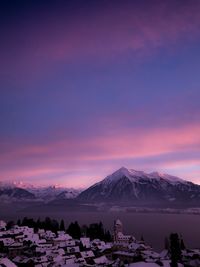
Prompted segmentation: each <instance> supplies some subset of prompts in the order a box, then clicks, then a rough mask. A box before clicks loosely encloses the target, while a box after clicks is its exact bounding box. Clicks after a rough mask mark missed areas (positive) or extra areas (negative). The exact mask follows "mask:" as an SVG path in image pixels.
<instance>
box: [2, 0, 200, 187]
mask: <svg viewBox="0 0 200 267" xmlns="http://www.w3.org/2000/svg"><path fill="white" fill-rule="evenodd" d="M0 38H1V41H0V180H2V181H11V180H15V181H23V182H26V183H34V184H37V185H48V184H61V185H65V186H69V187H87V186H89V185H91V184H92V183H94V182H96V181H99V180H101V179H102V178H104V177H105V176H106V175H108V174H110V173H112V172H113V171H114V170H116V169H119V168H120V167H121V166H125V167H127V168H132V169H136V170H143V171H146V172H151V171H159V172H164V173H170V174H173V175H176V176H179V177H182V178H184V179H187V180H190V181H193V182H195V183H199V184H200V75H199V69H200V1H199V0H164V1H160V0H151V1H148V0H131V1H128V0H121V1H118V0H96V1H93V0H91V1H87V0H79V1H78V0H71V1H62V0H60V1H56V0H55V1H51V0H48V1H44V0H40V1H39V0H34V1H31V0H28V1H27V0H24V1H22V0H19V1H10V0H2V1H1V2H0Z"/></svg>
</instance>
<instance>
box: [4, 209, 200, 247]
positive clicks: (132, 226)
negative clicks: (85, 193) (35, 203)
mask: <svg viewBox="0 0 200 267" xmlns="http://www.w3.org/2000/svg"><path fill="white" fill-rule="evenodd" d="M0 216H1V217H0V219H5V220H11V219H13V220H15V221H16V220H17V219H18V218H20V219H22V218H23V217H24V216H27V217H32V218H38V217H40V218H44V217H46V216H49V217H51V218H52V219H53V218H54V219H58V220H60V219H62V218H63V219H64V220H65V223H66V225H68V224H69V223H70V222H72V221H75V220H77V221H78V222H79V224H80V225H83V224H90V223H93V222H99V221H102V222H103V224H104V226H105V227H106V228H107V229H109V230H110V231H112V229H113V223H114V220H115V219H117V218H119V219H120V220H121V221H122V223H123V230H124V233H125V234H132V235H134V236H135V237H136V238H137V239H140V237H141V235H143V237H144V239H145V241H146V242H147V243H148V244H150V245H152V246H153V248H154V249H155V250H157V251H159V250H161V249H162V248H163V247H164V239H165V237H166V236H169V234H170V233H172V232H177V233H179V234H181V235H182V236H183V239H184V242H185V245H186V246H187V247H189V248H197V247H198V248H200V229H199V227H200V215H191V214H160V213H128V212H77V211H76V212H73V211H71V212H69V211H65V209H63V210H62V211H61V210H59V211H57V212H55V210H53V211H51V210H48V211H45V212H44V211H43V212H41V211H35V210H34V211H33V210H31V209H30V210H29V211H27V210H26V212H23V211H21V212H16V211H12V212H11V210H10V212H9V210H7V212H5V210H4V212H3V210H1V212H0Z"/></svg>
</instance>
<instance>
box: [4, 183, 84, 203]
mask: <svg viewBox="0 0 200 267" xmlns="http://www.w3.org/2000/svg"><path fill="white" fill-rule="evenodd" d="M80 192H81V190H79V189H74V188H66V187H61V186H57V185H53V186H33V185H31V184H25V183H22V182H6V183H3V182H0V200H6V201H8V200H9V202H12V201H15V200H16V199H18V200H20V199H23V200H24V201H25V200H29V199H32V200H38V201H44V202H50V201H52V200H56V199H73V198H76V197H77V196H78V194H80Z"/></svg>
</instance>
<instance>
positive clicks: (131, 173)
mask: <svg viewBox="0 0 200 267" xmlns="http://www.w3.org/2000/svg"><path fill="white" fill-rule="evenodd" d="M123 176H125V177H127V178H128V179H129V180H130V181H131V182H140V181H141V180H161V179H164V180H166V181H168V182H170V183H177V182H178V183H186V182H187V181H185V180H183V179H181V178H179V177H176V176H173V175H169V174H164V173H159V172H151V173H145V172H144V171H136V170H134V169H127V168H125V167H121V168H120V169H119V170H117V171H115V172H114V173H112V174H111V175H109V176H107V177H106V178H105V179H104V182H105V183H108V184H109V183H113V182H117V181H118V180H119V179H121V178H122V177H123Z"/></svg>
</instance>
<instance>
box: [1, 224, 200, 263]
mask: <svg viewBox="0 0 200 267" xmlns="http://www.w3.org/2000/svg"><path fill="white" fill-rule="evenodd" d="M183 257H184V259H185V262H187V261H188V265H186V266H192V267H199V266H200V250H187V251H186V250H185V251H183ZM189 264H191V265H189ZM16 266H21V267H23V266H24V267H29V266H30V267H32V266H35V267H76V266H77V267H78V266H111V267H118V266H131V267H159V266H164V267H170V259H169V254H168V251H167V250H164V251H162V252H161V253H156V252H154V251H153V250H152V248H151V247H150V246H148V245H146V244H145V242H144V241H137V240H136V239H135V238H134V237H133V236H130V235H124V234H123V229H122V223H121V221H120V220H116V221H115V223H114V231H113V242H110V243H105V242H104V241H102V240H99V239H95V240H90V238H87V237H82V238H80V240H75V239H73V238H72V237H71V236H70V235H68V234H67V233H66V232H65V231H58V232H57V233H53V232H52V231H45V230H44V229H39V230H38V231H37V232H36V233H35V232H34V229H33V228H30V227H28V226H18V225H14V226H13V227H12V228H11V229H9V230H7V228H6V223H5V222H4V221H0V267H16ZM181 266H183V265H181V264H180V265H179V267H181Z"/></svg>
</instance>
